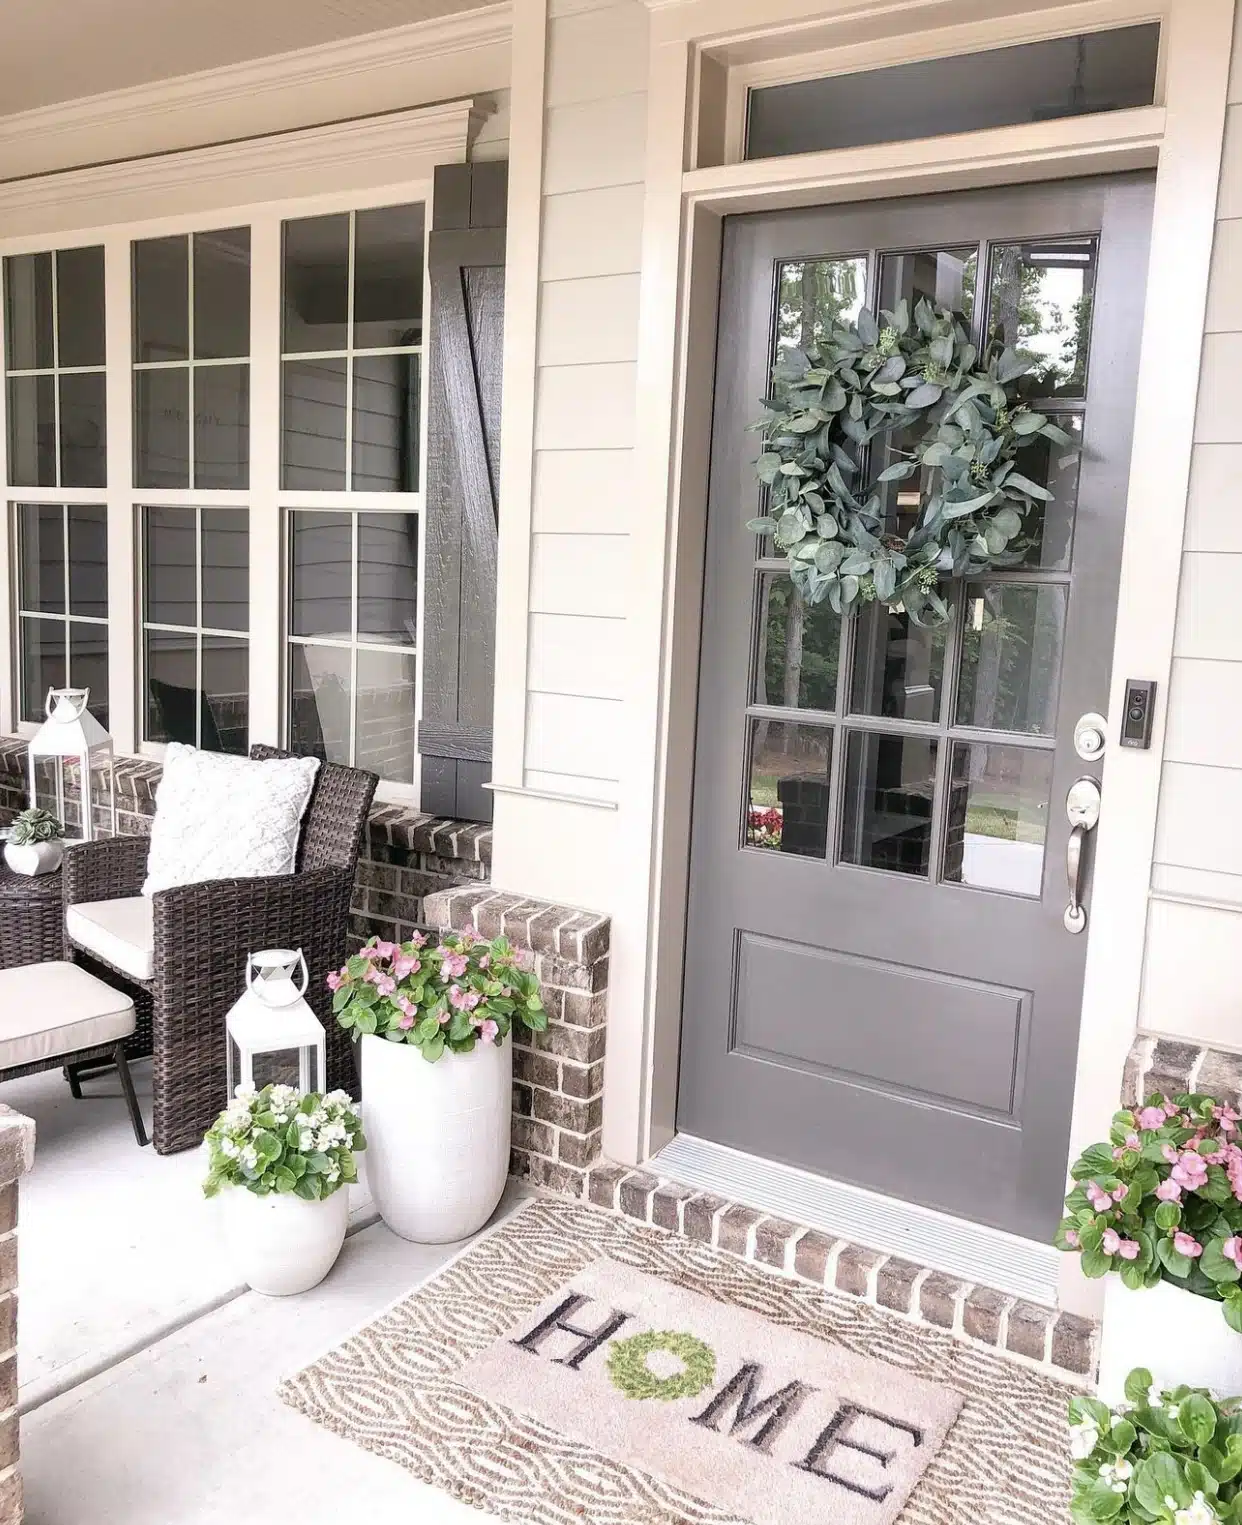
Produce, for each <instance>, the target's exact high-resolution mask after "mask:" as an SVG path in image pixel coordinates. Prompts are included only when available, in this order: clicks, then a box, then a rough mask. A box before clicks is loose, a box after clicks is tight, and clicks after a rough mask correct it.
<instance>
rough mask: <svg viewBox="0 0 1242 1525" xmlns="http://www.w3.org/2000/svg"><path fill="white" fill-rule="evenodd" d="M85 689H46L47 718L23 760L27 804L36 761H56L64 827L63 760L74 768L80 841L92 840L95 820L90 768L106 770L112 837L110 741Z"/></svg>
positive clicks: (34, 781) (58, 803)
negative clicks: (26, 774) (27, 780)
mask: <svg viewBox="0 0 1242 1525" xmlns="http://www.w3.org/2000/svg"><path fill="white" fill-rule="evenodd" d="M90 697H91V691H90V689H89V688H49V689H48V691H47V700H46V702H45V706H44V707H45V709H46V711H47V719H46V720H45V721H44V723H43V724H42V725H41V726H40V727H39V729H38V730H37V731H36V732H35V734H34V735H33V736H32V737H31V738H30V743H29V746H28V747H27V761H28V763H29V766H30V803H31V805H34V804H35V802H36V799H37V793H36V790H37V786H38V770H39V759H40V758H41V757H51V758H55V760H56V778H55V787H56V816H57V819H58V820H59V821H60V823H61V825H62V826H63V825H64V824H65V760H66V759H69V760H70V761H72V762H76V763H77V765H78V783H79V787H80V789H81V796H82V810H81V814H82V840H83V841H84V842H91V841H93V840H94V838H95V817H94V811H93V810H92V809H91V768H92V767H93V766H100V767H106V768H107V770H108V795H109V800H110V802H111V808H112V835H113V836H115V835H116V772H115V770H114V768H113V762H112V738H111V736H109V735H108V733H107V731H105V730H104V728H103V726H101V725H100V723H99V722H98V720H96V719H95V717H94V715H92V714H91V712H90V710H88V709H87V707H86V706H87V704H88V703H89V701H90Z"/></svg>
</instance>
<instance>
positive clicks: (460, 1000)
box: [448, 985, 483, 1011]
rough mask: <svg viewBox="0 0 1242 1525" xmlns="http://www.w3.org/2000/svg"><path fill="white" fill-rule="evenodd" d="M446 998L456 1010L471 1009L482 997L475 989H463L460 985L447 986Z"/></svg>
mask: <svg viewBox="0 0 1242 1525" xmlns="http://www.w3.org/2000/svg"><path fill="white" fill-rule="evenodd" d="M448 998H449V1004H450V1005H452V1006H456V1008H457V1010H458V1011H473V1010H474V1008H475V1007H476V1006H477V1005H478V1004H479V1002H480V1001H481V1000H482V999H483V997H482V996H481V995H480V994H479V992H478V991H477V990H463V989H462V988H461V986H460V985H450V986H449V993H448Z"/></svg>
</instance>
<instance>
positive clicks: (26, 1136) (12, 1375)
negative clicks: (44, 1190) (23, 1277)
mask: <svg viewBox="0 0 1242 1525" xmlns="http://www.w3.org/2000/svg"><path fill="white" fill-rule="evenodd" d="M34 1142H35V1126H34V1123H33V1122H31V1120H30V1118H28V1117H23V1116H22V1115H21V1114H20V1113H19V1112H14V1111H13V1109H12V1107H6V1106H2V1105H0V1525H21V1519H22V1475H21V1469H20V1466H19V1464H18V1452H19V1446H18V1423H17V1183H18V1181H19V1180H20V1179H21V1177H22V1176H23V1175H25V1173H26V1172H27V1171H28V1170H29V1169H30V1166H31V1164H32V1163H33V1160H34Z"/></svg>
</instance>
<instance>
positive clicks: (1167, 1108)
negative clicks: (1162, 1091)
mask: <svg viewBox="0 0 1242 1525" xmlns="http://www.w3.org/2000/svg"><path fill="white" fill-rule="evenodd" d="M1160 1105H1161V1106H1162V1107H1163V1108H1164V1115H1165V1116H1166V1117H1176V1116H1177V1104H1176V1103H1175V1102H1171V1101H1170V1100H1169V1099H1168V1097H1167V1096H1166V1097H1165V1099H1164V1101H1162V1102H1161V1104H1160Z"/></svg>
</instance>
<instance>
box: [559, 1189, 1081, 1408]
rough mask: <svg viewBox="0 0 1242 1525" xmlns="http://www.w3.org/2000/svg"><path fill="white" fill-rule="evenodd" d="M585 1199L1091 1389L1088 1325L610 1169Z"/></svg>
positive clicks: (701, 1194) (734, 1205)
mask: <svg viewBox="0 0 1242 1525" xmlns="http://www.w3.org/2000/svg"><path fill="white" fill-rule="evenodd" d="M584 1197H585V1199H586V1200H587V1201H589V1202H592V1203H594V1204H595V1206H596V1207H604V1208H609V1209H611V1210H612V1211H613V1212H618V1213H624V1214H625V1216H626V1217H627V1218H633V1219H635V1220H636V1221H637V1222H639V1223H646V1224H650V1225H651V1226H653V1227H654V1228H659V1229H664V1230H666V1231H667V1232H668V1233H671V1234H678V1235H680V1236H681V1237H682V1238H684V1239H690V1240H693V1241H695V1242H696V1243H698V1244H710V1245H712V1246H713V1247H714V1248H716V1249H719V1250H724V1251H726V1252H727V1253H728V1254H731V1255H737V1256H740V1257H741V1258H742V1259H744V1260H749V1261H753V1262H754V1263H755V1264H757V1265H764V1266H769V1267H771V1268H772V1269H773V1270H774V1271H779V1272H782V1273H783V1274H785V1275H786V1276H794V1277H797V1278H798V1280H800V1281H808V1282H813V1283H814V1284H815V1285H816V1286H820V1287H825V1288H827V1290H828V1291H830V1292H842V1293H846V1294H848V1295H849V1296H850V1297H860V1298H863V1299H864V1300H865V1301H866V1302H869V1303H872V1304H874V1305H875V1306H877V1307H880V1308H887V1309H888V1310H889V1311H890V1312H892V1313H896V1314H899V1315H900V1316H901V1317H903V1318H907V1319H910V1320H911V1321H912V1322H914V1323H921V1324H934V1325H935V1326H936V1327H937V1328H939V1329H948V1330H950V1331H951V1332H952V1333H953V1334H954V1335H955V1336H956V1337H957V1338H959V1339H961V1340H963V1341H964V1342H966V1343H967V1344H970V1345H976V1346H980V1347H986V1348H987V1349H989V1350H993V1351H999V1352H1000V1353H1001V1354H1002V1355H1005V1356H1007V1357H1010V1358H1012V1359H1013V1360H1015V1361H1017V1362H1019V1363H1021V1364H1023V1365H1027V1366H1033V1367H1036V1368H1037V1369H1038V1370H1040V1371H1042V1372H1044V1373H1045V1374H1046V1375H1048V1376H1053V1377H1056V1378H1058V1379H1060V1380H1063V1381H1066V1382H1072V1383H1073V1384H1074V1385H1075V1386H1078V1387H1081V1386H1083V1385H1084V1382H1085V1381H1089V1380H1093V1379H1094V1375H1095V1369H1096V1347H1097V1343H1098V1333H1099V1326H1098V1325H1097V1324H1096V1323H1095V1322H1094V1321H1092V1320H1091V1319H1086V1318H1080V1317H1078V1315H1076V1314H1073V1313H1059V1312H1058V1311H1057V1310H1056V1309H1055V1308H1045V1307H1043V1306H1042V1305H1040V1304H1039V1303H1031V1302H1027V1301H1025V1300H1024V1299H1022V1298H1020V1297H1013V1296H1011V1295H1010V1294H1008V1293H1006V1292H998V1291H997V1290H996V1289H995V1288H993V1287H984V1286H979V1285H977V1284H975V1283H972V1282H966V1281H960V1280H959V1279H958V1278H957V1277H955V1276H947V1275H945V1273H944V1272H942V1271H933V1270H930V1269H928V1268H927V1267H926V1266H919V1265H916V1264H915V1263H914V1262H913V1261H910V1260H903V1259H902V1258H901V1257H900V1256H898V1255H886V1254H884V1253H883V1252H882V1251H880V1250H871V1249H867V1248H866V1247H865V1246H863V1245H858V1244H851V1243H849V1242H848V1241H847V1240H844V1239H835V1238H833V1237H832V1236H831V1235H828V1234H824V1233H821V1232H820V1231H819V1230H818V1229H814V1228H809V1227H808V1226H807V1225H805V1224H800V1223H790V1222H789V1221H788V1220H787V1219H785V1218H775V1217H771V1216H768V1215H766V1214H764V1213H762V1212H759V1211H757V1210H756V1209H755V1208H753V1207H747V1206H745V1205H744V1204H743V1203H740V1202H730V1201H727V1200H726V1199H725V1198H723V1197H717V1196H713V1195H712V1194H711V1193H710V1192H705V1191H700V1190H699V1189H698V1188H697V1187H693V1186H683V1185H681V1184H680V1183H679V1182H677V1181H672V1180H669V1179H668V1178H667V1177H664V1176H658V1175H655V1174H653V1173H652V1172H650V1171H646V1170H636V1169H633V1168H631V1167H629V1166H626V1165H614V1164H612V1163H611V1162H609V1161H607V1160H605V1161H601V1162H600V1163H599V1164H598V1165H595V1166H594V1167H592V1169H591V1170H590V1171H589V1172H588V1174H587V1181H586V1187H585V1191H584Z"/></svg>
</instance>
